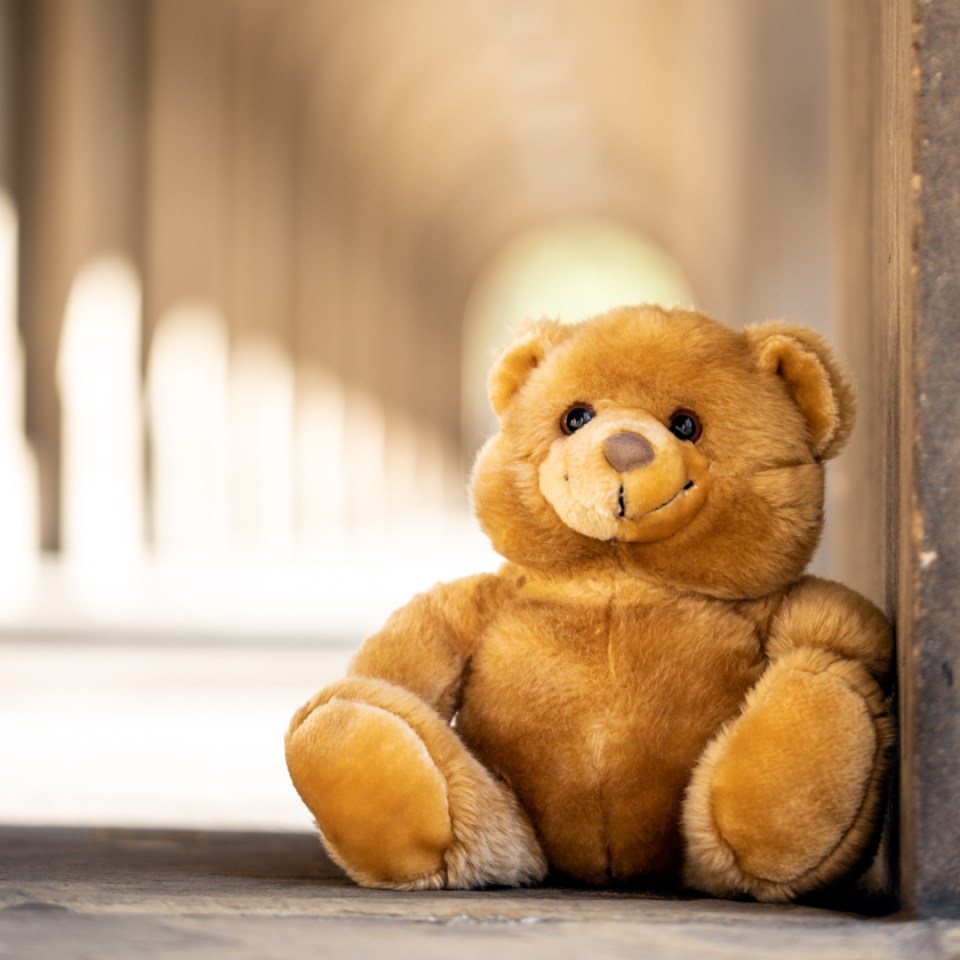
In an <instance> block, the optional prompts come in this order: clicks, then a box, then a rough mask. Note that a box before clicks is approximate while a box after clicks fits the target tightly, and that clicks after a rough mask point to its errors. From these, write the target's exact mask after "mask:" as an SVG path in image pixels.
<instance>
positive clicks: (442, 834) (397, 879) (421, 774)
mask: <svg viewBox="0 0 960 960" xmlns="http://www.w3.org/2000/svg"><path fill="white" fill-rule="evenodd" d="M286 752H287V766H288V769H289V770H290V776H291V779H292V780H293V783H294V786H295V787H296V789H297V792H298V793H299V794H300V796H301V798H302V799H303V801H304V803H306V805H307V807H308V808H309V809H310V811H311V812H312V813H313V815H314V817H315V818H316V822H317V826H318V827H319V829H320V832H321V835H322V837H323V840H324V844H325V846H326V848H327V850H328V852H329V854H330V856H331V857H332V858H333V859H334V860H335V861H336V862H337V863H339V864H340V866H341V867H343V868H344V870H345V871H346V872H347V873H348V874H349V875H350V876H351V877H352V878H353V879H354V880H356V881H357V882H358V883H360V884H362V885H364V886H372V887H389V888H396V889H412V890H418V889H421V890H422V889H436V888H441V887H449V888H469V887H480V886H484V885H488V884H497V885H505V886H516V885H519V884H523V883H532V882H535V881H537V880H540V879H542V878H543V876H544V875H545V874H546V862H545V859H544V856H543V852H542V850H541V848H540V844H539V842H538V841H537V839H536V836H535V835H534V832H533V829H532V827H531V826H530V822H529V820H528V818H527V816H526V814H525V813H524V812H523V810H522V809H521V807H520V804H519V803H518V801H517V799H516V797H515V796H514V795H513V794H512V792H511V791H510V790H509V789H508V788H507V787H506V786H505V785H504V784H503V783H502V782H500V781H499V780H497V779H496V778H495V777H493V776H492V775H491V773H490V772H489V771H488V770H487V769H486V768H485V767H483V766H482V764H480V763H479V762H478V761H477V760H476V759H475V758H474V757H473V756H472V755H471V754H470V752H469V751H468V750H467V748H466V747H465V746H464V744H463V742H462V741H461V740H460V738H459V737H458V736H457V735H456V734H455V733H454V732H453V731H452V730H451V729H450V727H449V726H448V724H446V723H445V722H444V721H443V719H442V718H441V717H440V716H439V714H437V713H436V711H434V710H432V709H431V708H430V707H428V706H427V705H426V704H425V703H424V702H423V701H422V700H420V699H419V698H418V697H416V696H415V695H414V694H412V693H410V692H409V691H407V690H404V689H402V688H400V687H397V686H394V685H393V684H390V683H386V682H385V681H382V680H375V679H368V678H363V677H354V678H350V679H347V680H344V681H341V682H340V683H338V684H335V685H334V686H332V687H328V688H327V689H326V690H324V691H323V692H322V693H321V694H320V695H319V696H318V697H316V698H314V700H312V701H311V702H310V703H308V704H307V705H306V706H305V707H303V708H302V709H301V710H300V711H299V712H298V713H297V714H296V716H295V717H294V718H293V721H292V723H291V725H290V729H289V731H288V733H287V738H286Z"/></svg>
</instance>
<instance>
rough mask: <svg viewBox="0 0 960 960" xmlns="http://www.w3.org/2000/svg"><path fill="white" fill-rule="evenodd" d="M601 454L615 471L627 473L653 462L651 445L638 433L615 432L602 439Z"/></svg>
mask: <svg viewBox="0 0 960 960" xmlns="http://www.w3.org/2000/svg"><path fill="white" fill-rule="evenodd" d="M603 455H604V456H605V457H606V458H607V463H609V464H610V466H611V467H613V469H614V470H616V471H617V473H627V472H628V471H630V470H635V469H636V468H637V467H645V466H646V465H647V464H648V463H653V458H654V456H655V454H654V450H653V447H652V446H650V441H649V440H648V439H647V438H646V437H642V436H640V434H639V433H615V434H613V436H610V437H607V439H606V440H604V441H603Z"/></svg>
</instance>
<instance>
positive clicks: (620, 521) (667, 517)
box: [540, 416, 710, 543]
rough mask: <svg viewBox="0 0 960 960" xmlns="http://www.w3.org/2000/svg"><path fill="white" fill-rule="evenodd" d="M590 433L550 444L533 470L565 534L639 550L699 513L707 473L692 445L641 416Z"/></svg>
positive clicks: (703, 460)
mask: <svg viewBox="0 0 960 960" xmlns="http://www.w3.org/2000/svg"><path fill="white" fill-rule="evenodd" d="M601 420H602V418H601ZM590 427H591V429H585V430H580V431H577V432H576V433H575V434H573V435H571V436H567V437H564V438H562V439H561V440H558V441H557V442H556V443H554V445H553V446H552V448H551V449H550V452H549V453H548V455H547V457H546V459H545V460H544V461H543V463H542V464H541V466H540V492H541V493H542V494H543V496H544V498H545V499H546V500H547V502H548V503H549V504H550V506H552V507H553V509H554V511H555V512H556V513H557V515H558V516H559V517H560V519H561V520H562V521H563V522H564V523H565V524H566V525H567V526H568V527H570V528H571V529H573V530H575V531H577V532H578V533H581V534H583V535H584V536H588V537H592V538H594V539H599V540H616V541H620V542H637V543H641V542H650V541H654V540H662V539H664V538H666V537H669V536H671V535H672V534H673V533H676V532H677V531H678V530H680V529H681V528H682V527H684V526H686V524H687V523H689V522H690V521H691V520H692V519H693V517H694V516H696V514H697V513H699V511H700V509H701V508H702V507H703V505H704V503H705V502H706V494H707V490H708V488H709V485H710V472H709V464H708V462H707V460H706V458H705V457H704V456H703V455H702V454H701V453H700V451H699V450H698V449H697V448H696V446H695V445H694V444H692V443H689V442H684V441H682V440H679V439H678V438H677V437H675V436H673V435H672V434H671V433H670V432H669V431H668V430H667V429H666V428H665V427H664V426H663V425H662V424H661V423H659V421H656V420H654V419H653V418H651V417H646V416H639V417H637V416H635V417H631V418H617V419H614V420H612V421H611V422H609V423H607V424H602V423H597V422H593V423H591V425H590ZM597 428H599V429H597ZM604 428H605V429H604Z"/></svg>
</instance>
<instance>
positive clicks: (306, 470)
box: [296, 368, 346, 553]
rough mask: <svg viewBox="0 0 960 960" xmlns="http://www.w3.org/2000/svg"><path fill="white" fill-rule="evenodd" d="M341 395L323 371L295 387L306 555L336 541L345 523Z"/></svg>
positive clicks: (300, 520)
mask: <svg viewBox="0 0 960 960" xmlns="http://www.w3.org/2000/svg"><path fill="white" fill-rule="evenodd" d="M345 437H346V397H345V395H344V391H343V386H342V384H341V383H340V380H339V378H338V377H337V376H336V375H335V374H334V373H333V372H331V371H329V370H325V369H322V368H309V369H306V370H303V371H301V375H300V378H299V382H298V384H297V421H296V458H297V459H296V471H297V477H296V483H297V524H298V528H299V533H300V542H301V544H302V545H303V547H304V548H305V550H306V551H307V552H308V553H314V552H318V551H322V550H323V549H324V548H326V547H329V546H331V545H337V544H339V543H341V541H342V538H343V535H344V532H345V524H344V521H345V519H346V466H345V462H344V458H345Z"/></svg>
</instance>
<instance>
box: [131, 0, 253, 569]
mask: <svg viewBox="0 0 960 960" xmlns="http://www.w3.org/2000/svg"><path fill="white" fill-rule="evenodd" d="M232 7H233V3H232V0H203V2H202V3H197V2H195V0H152V2H151V3H150V20H149V36H150V57H149V62H150V77H149V101H148V102H149V109H148V122H149V131H148V145H149V157H148V163H147V170H148V179H147V204H148V222H147V227H148V228H147V242H146V263H147V275H148V277H149V278H150V284H149V287H148V289H147V311H146V327H147V341H148V351H149V359H148V400H149V415H150V443H151V465H152V491H151V493H152V496H151V501H152V539H153V543H154V545H155V547H156V549H157V551H158V553H160V554H162V555H171V554H175V555H177V556H180V557H183V556H192V557H204V556H207V555H209V554H211V553H219V552H222V551H224V550H225V549H226V547H227V542H228V530H229V512H230V503H229V496H230V493H229V469H228V439H229V419H228V404H227V400H228V349H229V347H228V334H227V319H226V316H225V305H226V303H227V301H228V282H229V277H228V267H229V259H228V257H229V242H230V241H229V235H230V229H231V226H232V223H231V214H230V207H229V201H230V198H229V192H228V185H229V177H230V172H231V164H232V159H231V153H230V150H231V145H230V142H229V132H230V131H229V126H228V121H229V108H230V106H231V103H232V100H231V81H232V76H233V74H232V48H231V37H232V32H233V26H234V24H233V21H232Z"/></svg>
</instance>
